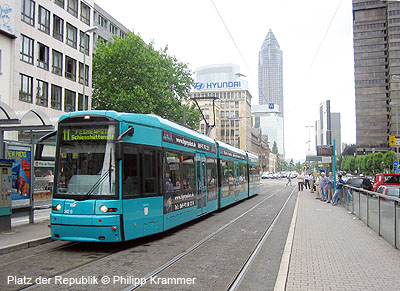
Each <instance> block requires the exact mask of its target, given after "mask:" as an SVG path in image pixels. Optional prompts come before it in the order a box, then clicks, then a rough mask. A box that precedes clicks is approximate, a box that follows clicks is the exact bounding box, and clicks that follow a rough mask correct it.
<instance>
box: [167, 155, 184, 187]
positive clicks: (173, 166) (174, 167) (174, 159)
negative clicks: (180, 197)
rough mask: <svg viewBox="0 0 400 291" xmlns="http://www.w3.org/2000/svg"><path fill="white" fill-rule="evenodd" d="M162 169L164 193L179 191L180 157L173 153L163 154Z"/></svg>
mask: <svg viewBox="0 0 400 291" xmlns="http://www.w3.org/2000/svg"><path fill="white" fill-rule="evenodd" d="M164 167H165V168H164V173H165V177H164V179H165V191H166V192H173V191H178V190H181V189H182V185H181V169H180V155H179V154H178V153H175V152H165V162H164Z"/></svg>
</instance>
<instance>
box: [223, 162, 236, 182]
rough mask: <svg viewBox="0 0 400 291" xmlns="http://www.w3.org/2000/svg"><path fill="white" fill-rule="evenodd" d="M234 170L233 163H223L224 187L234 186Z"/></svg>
mask: <svg viewBox="0 0 400 291" xmlns="http://www.w3.org/2000/svg"><path fill="white" fill-rule="evenodd" d="M234 169H235V168H234V164H233V162H230V161H225V160H222V161H221V174H222V181H221V183H222V185H233V181H234Z"/></svg>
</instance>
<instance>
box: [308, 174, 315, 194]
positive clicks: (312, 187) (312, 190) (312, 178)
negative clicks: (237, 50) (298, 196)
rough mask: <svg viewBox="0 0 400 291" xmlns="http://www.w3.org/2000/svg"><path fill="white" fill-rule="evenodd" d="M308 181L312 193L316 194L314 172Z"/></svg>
mask: <svg viewBox="0 0 400 291" xmlns="http://www.w3.org/2000/svg"><path fill="white" fill-rule="evenodd" d="M308 181H309V183H310V192H311V193H314V172H311V173H310V175H309V176H308Z"/></svg>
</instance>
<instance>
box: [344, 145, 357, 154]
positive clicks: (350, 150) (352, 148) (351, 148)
mask: <svg viewBox="0 0 400 291" xmlns="http://www.w3.org/2000/svg"><path fill="white" fill-rule="evenodd" d="M356 150H357V147H356V145H355V144H345V145H344V149H343V152H342V156H354V154H355V153H356Z"/></svg>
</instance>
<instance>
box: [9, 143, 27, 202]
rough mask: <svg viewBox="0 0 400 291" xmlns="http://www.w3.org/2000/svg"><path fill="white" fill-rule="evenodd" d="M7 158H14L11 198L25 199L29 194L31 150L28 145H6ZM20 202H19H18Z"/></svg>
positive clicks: (14, 199)
mask: <svg viewBox="0 0 400 291" xmlns="http://www.w3.org/2000/svg"><path fill="white" fill-rule="evenodd" d="M7 159H12V160H14V165H13V168H12V177H13V178H12V200H13V205H14V201H16V200H27V202H28V201H29V199H30V196H31V189H30V184H31V152H30V148H29V147H26V148H25V147H20V146H8V149H7ZM18 204H20V203H18ZM24 204H25V203H24ZM28 204H29V202H28Z"/></svg>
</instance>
